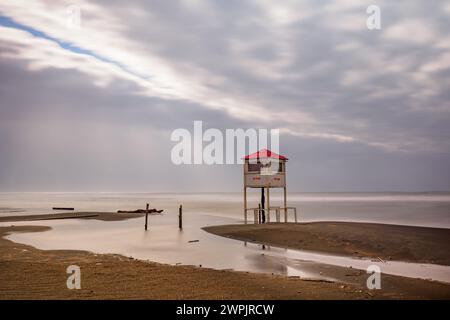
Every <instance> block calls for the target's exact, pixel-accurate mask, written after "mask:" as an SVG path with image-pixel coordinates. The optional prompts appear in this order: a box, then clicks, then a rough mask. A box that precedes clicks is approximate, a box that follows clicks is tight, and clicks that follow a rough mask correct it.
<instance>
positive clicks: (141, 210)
mask: <svg viewBox="0 0 450 320" xmlns="http://www.w3.org/2000/svg"><path fill="white" fill-rule="evenodd" d="M163 211H164V210H157V209H149V210H148V213H161V212H163ZM117 213H147V210H146V209H137V210H118V211H117Z"/></svg>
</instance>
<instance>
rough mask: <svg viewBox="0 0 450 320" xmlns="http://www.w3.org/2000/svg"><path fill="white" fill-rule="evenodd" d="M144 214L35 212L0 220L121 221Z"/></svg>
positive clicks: (0, 220) (5, 217)
mask: <svg viewBox="0 0 450 320" xmlns="http://www.w3.org/2000/svg"><path fill="white" fill-rule="evenodd" d="M143 216H145V213H136V212H126V213H117V212H64V213H51V214H35V215H22V216H4V217H0V222H13V221H38V220H57V219H94V220H102V221H121V220H126V219H132V218H138V217H143Z"/></svg>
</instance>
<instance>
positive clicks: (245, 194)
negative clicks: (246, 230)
mask: <svg viewBox="0 0 450 320" xmlns="http://www.w3.org/2000/svg"><path fill="white" fill-rule="evenodd" d="M246 165H247V164H246V162H245V161H244V220H245V224H247V185H246V183H247V182H246V181H245V174H246V170H245V166H246Z"/></svg>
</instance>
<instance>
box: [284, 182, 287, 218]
mask: <svg viewBox="0 0 450 320" xmlns="http://www.w3.org/2000/svg"><path fill="white" fill-rule="evenodd" d="M283 192H284V222H287V221H288V220H287V219H288V217H287V208H286V205H287V200H286V198H287V197H286V186H284V188H283Z"/></svg>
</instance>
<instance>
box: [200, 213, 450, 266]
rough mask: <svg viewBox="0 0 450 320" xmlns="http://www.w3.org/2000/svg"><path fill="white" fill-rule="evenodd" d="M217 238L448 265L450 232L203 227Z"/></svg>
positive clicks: (370, 226) (353, 226) (338, 225)
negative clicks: (222, 237)
mask: <svg viewBox="0 0 450 320" xmlns="http://www.w3.org/2000/svg"><path fill="white" fill-rule="evenodd" d="M204 230H205V231H208V232H211V233H213V234H216V235H220V236H224V237H229V238H233V239H239V240H244V241H249V242H257V243H265V244H270V245H274V246H279V247H283V248H291V249H299V250H311V251H317V252H321V253H329V254H337V255H346V256H353V257H365V258H374V259H380V260H396V261H406V262H421V263H433V264H441V265H450V229H439V228H426V227H412V226H400V225H387V224H376V223H356V222H311V223H287V224H286V223H268V224H259V225H254V224H247V225H224V226H212V227H206V228H204Z"/></svg>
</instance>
